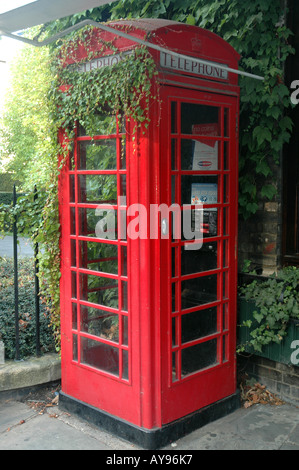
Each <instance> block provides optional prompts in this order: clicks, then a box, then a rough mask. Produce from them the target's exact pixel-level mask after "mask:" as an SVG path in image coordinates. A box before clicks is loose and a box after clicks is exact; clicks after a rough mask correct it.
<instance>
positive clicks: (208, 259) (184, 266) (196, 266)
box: [181, 242, 218, 276]
mask: <svg viewBox="0 0 299 470" xmlns="http://www.w3.org/2000/svg"><path fill="white" fill-rule="evenodd" d="M217 267H218V253H217V243H216V242H213V243H204V244H203V245H202V247H201V248H200V249H199V250H191V251H190V250H185V247H182V248H181V270H182V276H184V275H188V274H196V273H200V272H203V271H210V270H212V269H217Z"/></svg>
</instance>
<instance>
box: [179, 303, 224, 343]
mask: <svg viewBox="0 0 299 470" xmlns="http://www.w3.org/2000/svg"><path fill="white" fill-rule="evenodd" d="M216 332H217V307H213V308H209V309H207V310H200V311H199V312H193V313H188V314H187V315H182V343H188V341H193V340H196V339H199V338H203V337H204V336H208V335H211V334H213V333H216Z"/></svg>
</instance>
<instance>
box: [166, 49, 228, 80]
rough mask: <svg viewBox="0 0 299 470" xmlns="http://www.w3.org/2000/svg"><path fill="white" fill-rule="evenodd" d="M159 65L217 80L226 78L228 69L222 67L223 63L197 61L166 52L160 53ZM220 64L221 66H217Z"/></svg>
mask: <svg viewBox="0 0 299 470" xmlns="http://www.w3.org/2000/svg"><path fill="white" fill-rule="evenodd" d="M160 65H161V67H163V68H166V69H172V70H176V71H177V72H185V73H190V74H192V75H200V76H202V77H208V78H214V79H215V78H216V79H217V78H218V79H219V80H228V71H227V70H225V69H224V68H222V66H224V67H225V64H217V63H216V62H211V61H209V60H205V62H204V63H199V62H197V61H195V60H193V59H192V57H190V59H187V58H185V57H177V56H174V55H172V54H171V53H168V52H161V53H160ZM220 65H221V68H220V67H219V66H220Z"/></svg>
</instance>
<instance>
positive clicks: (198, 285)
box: [181, 274, 217, 309]
mask: <svg viewBox="0 0 299 470" xmlns="http://www.w3.org/2000/svg"><path fill="white" fill-rule="evenodd" d="M181 296H182V308H183V309H186V308H191V307H196V306H197V305H203V304H206V303H209V302H214V301H216V300H217V275H216V274H215V275H213V276H203V277H197V278H195V279H188V280H187V281H183V282H182V293H181Z"/></svg>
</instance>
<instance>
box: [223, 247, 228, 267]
mask: <svg viewBox="0 0 299 470" xmlns="http://www.w3.org/2000/svg"><path fill="white" fill-rule="evenodd" d="M223 267H224V268H227V267H228V240H224V241H223Z"/></svg>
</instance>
